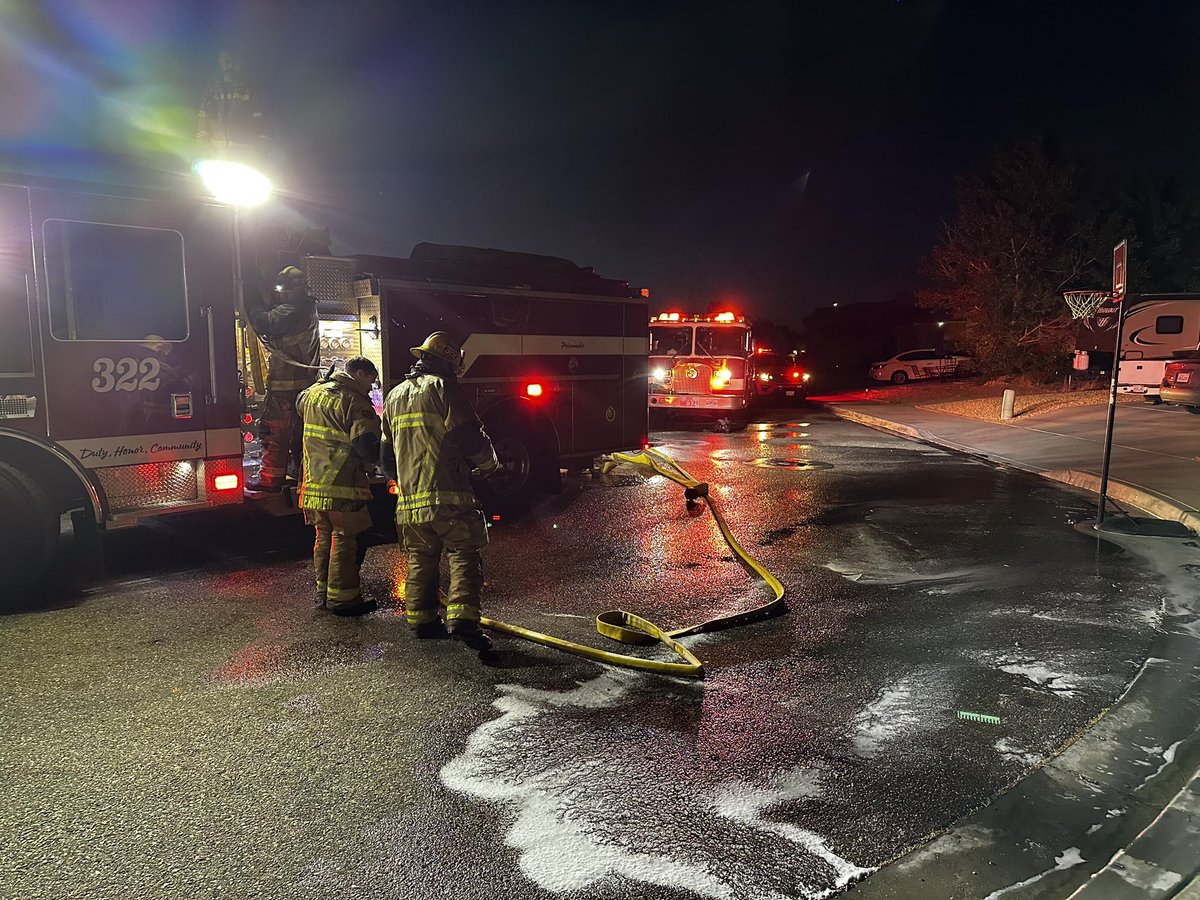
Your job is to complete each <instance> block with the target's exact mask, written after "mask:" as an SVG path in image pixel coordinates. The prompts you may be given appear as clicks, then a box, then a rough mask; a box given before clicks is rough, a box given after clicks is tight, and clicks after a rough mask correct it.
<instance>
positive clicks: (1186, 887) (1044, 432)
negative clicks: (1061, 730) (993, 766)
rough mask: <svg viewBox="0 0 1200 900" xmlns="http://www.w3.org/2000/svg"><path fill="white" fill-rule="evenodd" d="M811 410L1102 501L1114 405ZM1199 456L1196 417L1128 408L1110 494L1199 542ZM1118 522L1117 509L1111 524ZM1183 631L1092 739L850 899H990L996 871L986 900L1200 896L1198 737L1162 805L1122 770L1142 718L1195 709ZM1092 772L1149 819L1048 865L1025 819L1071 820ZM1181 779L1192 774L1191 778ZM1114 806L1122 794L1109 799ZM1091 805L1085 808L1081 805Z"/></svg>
mask: <svg viewBox="0 0 1200 900" xmlns="http://www.w3.org/2000/svg"><path fill="white" fill-rule="evenodd" d="M812 402H813V403H814V404H816V405H818V406H820V407H822V408H824V409H825V410H827V411H828V412H830V413H832V414H834V415H836V416H839V417H841V418H843V419H848V420H850V421H854V422H860V423H862V424H863V425H867V426H870V427H872V428H878V429H881V430H884V431H889V432H892V433H894V434H899V435H902V436H905V437H909V438H913V439H915V440H921V441H925V442H928V443H931V444H935V445H938V446H942V447H946V448H948V449H952V450H956V451H959V452H962V453H969V454H972V455H974V456H978V457H982V458H985V459H988V460H991V461H993V462H996V463H999V464H1003V465H1008V466H1013V467H1015V468H1019V469H1023V470H1026V471H1029V472H1035V473H1037V474H1039V475H1042V476H1043V477H1046V478H1051V479H1053V480H1055V481H1060V482H1064V483H1066V484H1071V485H1074V486H1076V487H1079V488H1083V489H1086V490H1089V491H1092V492H1093V493H1094V495H1095V496H1096V497H1097V500H1098V493H1099V485H1100V472H1101V468H1102V465H1103V455H1104V436H1105V427H1106V419H1107V416H1108V408H1107V406H1104V405H1100V406H1076V407H1071V408H1068V409H1061V410H1057V411H1054V412H1049V413H1045V414H1042V415H1038V416H1030V417H1028V418H1027V419H1024V420H1022V419H1014V420H1012V423H1011V424H994V423H991V422H983V421H979V420H976V419H970V418H965V417H962V416H957V415H951V414H948V413H942V412H937V411H934V410H927V409H919V408H916V407H914V406H907V405H903V404H899V403H888V402H884V401H872V400H865V401H864V400H845V399H843V398H835V397H828V398H824V399H823V400H822V399H818V398H812ZM1198 454H1200V416H1192V415H1188V414H1187V413H1186V412H1185V411H1183V410H1179V409H1168V408H1162V407H1153V406H1149V405H1145V406H1141V405H1138V404H1119V405H1118V407H1117V410H1116V418H1115V423H1114V427H1113V443H1112V454H1111V460H1110V466H1109V482H1108V495H1109V497H1111V498H1112V499H1113V500H1115V501H1116V502H1117V503H1118V504H1120V505H1121V506H1122V507H1123V508H1125V509H1129V508H1130V507H1133V508H1135V509H1136V510H1139V511H1142V512H1145V513H1148V514H1149V515H1151V516H1154V517H1156V518H1160V519H1167V520H1170V521H1176V522H1180V523H1182V524H1183V525H1184V526H1186V527H1187V528H1188V529H1190V530H1191V531H1192V533H1193V534H1200V455H1198ZM1115 513H1116V511H1115V510H1111V511H1110V515H1111V514H1115ZM1114 517H1115V516H1114ZM1107 521H1108V519H1107V518H1106V525H1107ZM1137 540H1139V541H1154V540H1155V539H1154V538H1138V539H1137ZM1169 543H1170V544H1174V545H1180V546H1177V547H1175V548H1174V550H1173V551H1164V552H1167V553H1171V552H1173V553H1174V554H1175V555H1177V556H1179V558H1178V559H1177V560H1176V564H1182V566H1183V567H1185V568H1191V567H1192V566H1195V563H1193V562H1192V559H1193V558H1195V550H1194V549H1192V548H1193V547H1194V544H1193V543H1192V542H1191V541H1187V540H1184V541H1180V540H1179V539H1176V540H1175V541H1172V542H1169ZM1196 568H1197V569H1200V566H1197V567H1196ZM1198 621H1200V620H1198ZM1188 630H1189V629H1188V628H1187V627H1184V628H1183V629H1181V630H1180V631H1176V630H1175V629H1168V630H1167V632H1166V633H1165V634H1164V637H1163V639H1162V640H1161V641H1160V642H1159V644H1158V645H1157V647H1156V653H1155V658H1154V659H1149V660H1147V661H1146V665H1145V669H1144V671H1143V673H1142V675H1140V676H1139V678H1138V679H1135V683H1134V684H1133V685H1131V686H1130V688H1129V689H1128V691H1127V693H1126V695H1125V696H1123V697H1122V699H1121V701H1120V702H1119V703H1118V704H1116V705H1115V706H1114V708H1113V709H1112V710H1110V711H1109V712H1108V714H1107V715H1106V716H1105V717H1104V718H1102V719H1101V720H1100V721H1098V722H1097V723H1096V724H1095V726H1094V728H1093V729H1092V731H1091V733H1090V734H1089V735H1087V736H1085V737H1082V738H1081V739H1080V740H1079V741H1078V742H1077V743H1076V744H1075V745H1074V746H1072V747H1071V748H1070V749H1068V750H1067V751H1065V752H1064V753H1063V754H1062V755H1061V756H1059V757H1057V758H1055V759H1052V760H1049V761H1048V762H1047V763H1046V765H1045V766H1043V767H1042V768H1041V769H1039V770H1037V771H1036V772H1035V773H1033V774H1032V775H1030V776H1029V777H1028V778H1027V779H1026V780H1025V781H1024V782H1023V783H1021V784H1020V785H1017V786H1015V787H1014V789H1013V790H1011V791H1009V792H1008V793H1006V794H1004V795H1002V796H1001V797H999V798H997V800H996V801H995V802H993V803H992V804H991V805H990V806H989V807H987V808H985V809H983V810H980V811H979V812H978V813H976V814H974V815H972V816H969V817H968V818H967V819H966V820H964V821H963V822H960V823H958V825H956V826H955V827H954V828H952V829H950V830H949V831H948V832H947V833H946V834H944V835H942V836H941V837H939V838H937V839H936V840H934V841H933V842H932V843H931V844H929V845H927V846H925V847H923V848H918V849H916V850H914V851H913V852H912V853H911V854H909V855H908V856H907V857H904V858H902V859H900V860H897V861H895V862H894V863H892V864H891V865H889V866H887V867H885V868H884V869H882V870H881V871H880V872H878V873H877V874H876V875H875V876H873V877H872V878H870V879H868V880H867V881H866V882H863V883H862V884H860V885H857V886H855V888H853V889H852V891H851V894H852V895H854V896H859V897H862V898H863V900H893V898H903V897H909V896H916V895H917V894H915V893H914V891H917V892H919V893H920V894H921V895H924V896H929V897H979V896H983V894H982V893H981V892H979V891H978V890H977V888H976V882H977V878H976V876H977V875H982V874H983V873H984V872H986V871H988V869H989V867H994V868H991V872H992V873H993V874H997V873H998V870H999V869H1007V870H1009V871H1010V872H1012V873H1013V874H1011V875H1010V876H1009V877H1010V878H1011V879H1012V880H1011V881H1010V882H1009V883H1008V884H1007V886H1005V887H1002V888H999V889H996V890H994V891H993V892H992V893H990V894H988V895H987V896H988V900H993V898H999V897H1001V896H1003V897H1004V898H1006V900H1009V898H1011V900H1018V898H1038V900H1042V898H1069V900H1167V898H1175V900H1200V875H1198V874H1197V871H1198V869H1200V863H1198V859H1200V856H1198V851H1197V834H1198V831H1197V825H1196V822H1197V819H1198V818H1200V770H1197V769H1196V764H1197V762H1198V760H1200V754H1198V753H1197V751H1196V749H1195V741H1194V740H1184V741H1180V742H1179V743H1177V744H1173V745H1172V747H1171V750H1170V754H1171V756H1172V758H1173V759H1175V761H1176V763H1178V764H1179V765H1180V766H1181V767H1182V771H1183V772H1184V773H1185V774H1184V779H1183V780H1184V784H1183V786H1182V787H1181V788H1179V789H1178V792H1177V793H1174V794H1173V795H1170V794H1169V795H1167V796H1161V795H1158V794H1157V793H1156V792H1154V791H1150V790H1149V788H1148V787H1147V790H1146V793H1145V794H1143V792H1142V789H1141V788H1139V787H1133V788H1131V787H1130V785H1131V784H1133V779H1134V778H1135V777H1136V776H1130V775H1128V774H1126V775H1124V776H1121V775H1118V774H1116V773H1117V772H1118V771H1119V770H1120V769H1121V768H1122V755H1123V754H1122V752H1121V749H1120V748H1121V747H1122V746H1123V745H1128V744H1130V743H1134V744H1136V743H1138V742H1139V741H1141V742H1145V743H1153V740H1154V739H1153V738H1149V737H1148V736H1147V735H1146V733H1145V731H1146V728H1147V722H1148V721H1149V722H1153V721H1155V720H1156V719H1157V718H1158V714H1157V713H1156V711H1161V710H1164V709H1167V708H1174V711H1175V713H1176V714H1178V715H1182V714H1184V713H1183V709H1182V707H1183V706H1184V705H1186V704H1183V703H1180V702H1179V700H1180V698H1179V697H1178V695H1175V703H1171V702H1169V701H1170V698H1171V697H1172V696H1173V691H1177V690H1183V691H1185V692H1187V693H1189V694H1190V693H1191V692H1192V691H1193V689H1192V688H1189V687H1186V685H1189V684H1193V683H1195V681H1196V672H1197V667H1198V665H1200V663H1198V660H1197V655H1196V654H1197V651H1196V636H1197V635H1196V634H1195V633H1192V634H1187V633H1186V632H1187V631H1188ZM1151 664H1154V665H1153V666H1152V665H1151ZM1156 670H1157V671H1156ZM1181 686H1183V687H1182V688H1181ZM1195 736H1196V735H1195V734H1193V735H1192V737H1193V738H1194V737H1195ZM1189 745H1191V746H1189ZM1097 760H1103V767H1102V771H1101V770H1096V769H1092V768H1091V767H1092V766H1095V765H1096V763H1097ZM1125 762H1127V761H1125ZM1124 768H1125V769H1127V770H1128V769H1129V768H1131V767H1130V766H1128V765H1125V766H1124ZM1164 768H1165V767H1164ZM1089 769H1091V775H1092V776H1093V777H1092V778H1088V779H1085V780H1086V781H1088V782H1089V783H1090V788H1089V789H1090V790H1093V791H1094V792H1095V795H1096V796H1095V797H1094V801H1095V802H1097V803H1101V804H1102V805H1108V806H1115V807H1117V808H1118V809H1116V810H1114V812H1117V811H1119V812H1121V813H1122V814H1124V813H1126V812H1127V811H1132V809H1134V808H1135V807H1140V808H1141V810H1142V811H1143V818H1144V819H1147V820H1148V824H1146V825H1145V827H1144V828H1142V830H1141V831H1139V832H1136V833H1133V834H1129V833H1122V832H1121V831H1120V830H1119V829H1113V833H1112V835H1111V841H1110V842H1106V841H1105V840H1104V839H1103V837H1104V836H1103V834H1096V835H1095V838H1097V840H1096V841H1095V842H1094V843H1092V844H1091V845H1089V844H1087V843H1085V842H1083V841H1080V842H1079V845H1078V846H1071V847H1067V848H1063V851H1062V853H1061V855H1058V856H1054V855H1053V852H1051V853H1050V855H1051V856H1052V861H1050V862H1048V863H1047V862H1046V861H1045V860H1044V857H1045V856H1046V855H1047V853H1046V851H1047V846H1053V845H1052V843H1050V842H1051V841H1052V840H1053V837H1047V838H1046V844H1045V845H1044V846H1041V847H1040V848H1039V847H1038V845H1039V843H1040V842H1039V841H1038V840H1035V839H1032V838H1031V836H1030V835H1031V832H1030V830H1029V825H1028V823H1029V822H1030V821H1038V820H1039V819H1041V820H1043V821H1044V820H1053V819H1055V818H1059V819H1061V820H1062V821H1069V820H1070V819H1071V817H1072V816H1073V815H1074V814H1075V810H1072V809H1071V808H1070V805H1069V804H1064V805H1062V806H1061V807H1058V808H1056V807H1055V806H1054V805H1053V804H1054V801H1053V800H1050V801H1047V798H1049V797H1054V796H1056V795H1058V794H1060V793H1061V792H1062V790H1063V785H1064V784H1072V783H1074V782H1075V780H1076V779H1082V778H1083V776H1082V775H1081V774H1080V772H1081V771H1083V772H1084V773H1087V772H1088V770H1089ZM1162 771H1163V770H1160V774H1161V772H1162ZM1186 773H1192V774H1191V775H1190V778H1189V777H1188V775H1187V774H1186ZM1142 785H1143V786H1147V785H1149V781H1143V782H1142ZM1164 786H1165V785H1164ZM1101 797H1103V798H1104V800H1105V801H1107V804H1104V803H1103V801H1102V800H1101ZM1114 797H1115V798H1119V799H1111V798H1114ZM1156 801H1157V802H1156ZM1039 804H1046V805H1044V806H1041V807H1040V813H1041V814H1040V815H1039V814H1038V813H1035V812H1034V809H1035V807H1038V806H1039ZM1087 808H1088V807H1087V806H1086V805H1080V806H1078V807H1076V810H1078V809H1084V810H1086V809H1087ZM1155 813H1157V814H1155ZM1084 816H1085V817H1086V812H1084ZM1102 821H1107V820H1102ZM1072 827H1075V828H1076V831H1078V830H1079V829H1081V828H1082V827H1083V826H1082V825H1078V826H1076V825H1074V824H1072V825H1066V826H1064V831H1065V832H1069V831H1070V830H1071V828H1072ZM1108 827H1109V826H1106V827H1105V830H1106V831H1107V830H1108ZM1100 829H1101V825H1099V824H1097V825H1093V826H1091V827H1090V828H1088V830H1087V835H1088V836H1092V835H1093V833H1094V832H1096V831H1098V830H1100ZM1033 833H1034V834H1036V833H1037V832H1036V829H1035V830H1034V832H1033ZM1059 833H1063V832H1062V831H1060V832H1058V833H1055V832H1054V831H1053V829H1050V834H1052V835H1055V836H1057V834H1059ZM1081 848H1082V850H1083V854H1082V855H1081ZM1039 849H1040V852H1039ZM1039 857H1041V858H1043V862H1042V863H1040V864H1039V863H1037V862H1036V861H1035V860H1037V859H1038V858H1039ZM1088 863H1090V865H1086V864H1088ZM1039 865H1041V868H1039ZM1084 865H1086V869H1085V871H1088V872H1089V874H1088V875H1087V877H1086V879H1084V880H1083V881H1082V883H1080V881H1079V879H1078V878H1076V877H1073V875H1072V873H1071V871H1070V870H1071V869H1073V868H1074V867H1075V866H1084Z"/></svg>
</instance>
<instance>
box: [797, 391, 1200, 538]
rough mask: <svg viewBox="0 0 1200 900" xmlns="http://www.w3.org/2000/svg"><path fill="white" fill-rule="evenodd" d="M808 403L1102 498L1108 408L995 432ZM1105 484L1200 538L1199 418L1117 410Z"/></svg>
mask: <svg viewBox="0 0 1200 900" xmlns="http://www.w3.org/2000/svg"><path fill="white" fill-rule="evenodd" d="M813 402H814V403H817V404H819V405H820V406H822V407H823V408H825V409H826V410H828V411H829V412H831V413H833V414H834V415H836V416H840V417H841V418H843V419H849V420H851V421H854V422H860V423H862V424H863V425H869V426H871V427H872V428H879V429H882V430H884V431H890V432H893V433H895V434H900V435H903V436H905V437H910V438H914V439H916V440H921V441H927V442H928V443H931V444H937V445H939V446H942V447H947V448H949V449H952V450H957V451H960V452H962V453H969V454H972V455H974V456H980V457H983V458H985V459H989V460H992V461H993V462H997V463H1002V464H1004V465H1009V466H1013V467H1014V468H1018V469H1024V470H1026V471H1029V472H1036V473H1037V474H1039V475H1042V476H1044V477H1046V478H1051V479H1053V480H1055V481H1061V482H1065V483H1066V484H1071V485H1074V486H1076V487H1079V488H1083V489H1085V490H1089V491H1092V492H1093V493H1095V494H1096V495H1097V499H1098V497H1099V489H1100V473H1101V468H1102V465H1103V459H1104V431H1105V424H1106V419H1107V416H1108V407H1107V406H1077V407H1071V408H1069V409H1062V410H1057V411H1055V412H1049V413H1044V414H1042V415H1038V416H1030V417H1028V418H1016V419H1013V420H1012V421H1011V424H1007V425H996V424H993V423H990V422H981V421H978V420H976V419H968V418H965V417H963V416H956V415H951V414H948V413H941V412H936V411H934V410H927V409H919V408H917V407H914V406H906V405H902V404H897V403H886V402H884V401H872V400H868V401H852V402H843V401H841V400H838V399H835V398H828V399H826V400H820V399H817V398H813ZM1108 477H1109V481H1108V496H1109V497H1110V498H1111V499H1113V500H1115V501H1116V502H1117V503H1118V504H1120V505H1121V506H1122V507H1131V506H1132V507H1134V508H1136V509H1138V510H1140V511H1142V512H1145V513H1147V514H1149V515H1151V516H1154V517H1156V518H1159V519H1167V520H1170V521H1176V522H1181V523H1182V524H1183V525H1185V526H1186V527H1187V528H1188V529H1190V530H1191V531H1192V532H1193V533H1196V534H1200V416H1192V415H1188V414H1187V413H1186V412H1185V411H1184V410H1181V409H1178V408H1165V407H1156V406H1150V405H1149V404H1146V405H1138V404H1125V403H1123V404H1120V405H1118V407H1117V413H1116V420H1115V424H1114V427H1113V445H1112V455H1111V460H1110V464H1109V476H1108ZM1113 512H1115V510H1111V509H1110V510H1109V514H1112V513H1113Z"/></svg>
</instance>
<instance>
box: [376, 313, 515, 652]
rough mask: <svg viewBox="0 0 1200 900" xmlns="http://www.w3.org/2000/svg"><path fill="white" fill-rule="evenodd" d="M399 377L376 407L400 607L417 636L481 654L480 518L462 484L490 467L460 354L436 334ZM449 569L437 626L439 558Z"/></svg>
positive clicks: (485, 646) (483, 539)
mask: <svg viewBox="0 0 1200 900" xmlns="http://www.w3.org/2000/svg"><path fill="white" fill-rule="evenodd" d="M411 352H412V354H413V356H415V357H416V358H417V362H416V364H415V365H414V366H413V367H412V370H411V371H409V373H408V374H407V375H406V376H405V378H404V380H403V381H401V382H400V383H399V384H398V385H396V386H395V387H394V388H392V390H391V391H390V392H389V393H388V395H387V399H386V400H385V401H384V410H383V465H384V469H385V470H386V471H387V473H388V475H389V476H391V477H392V478H393V479H394V480H395V482H396V525H397V531H398V532H399V536H400V545H401V546H402V547H403V548H404V550H405V551H407V553H408V577H407V580H406V582H405V593H404V597H405V600H404V605H405V610H406V614H407V615H406V617H407V620H408V625H409V627H410V628H412V629H413V630H414V631H415V632H416V635H417V637H418V638H437V637H442V636H444V635H446V634H447V633H448V634H450V635H451V636H452V637H456V638H459V639H460V640H462V641H463V642H464V643H466V644H467V646H469V647H471V648H472V649H473V650H478V651H481V652H482V651H485V650H489V649H491V646H492V642H491V640H490V639H489V638H488V636H487V635H486V634H484V632H483V630H482V629H481V628H480V626H479V616H480V613H479V600H480V594H481V593H482V592H483V557H482V554H481V553H480V551H481V550H482V549H483V547H484V546H486V544H487V529H486V527H485V524H484V518H483V511H482V509H481V508H480V505H479V501H478V499H477V498H476V497H475V491H474V490H473V489H472V487H471V482H470V477H469V476H470V473H471V469H472V467H474V469H475V470H476V473H477V474H478V475H479V476H480V477H484V478H487V477H490V476H492V475H494V474H496V473H497V472H498V471H499V469H500V464H499V462H498V461H497V459H496V451H495V449H494V448H493V447H492V441H491V439H490V438H489V437H488V436H487V432H485V431H484V430H483V423H481V422H480V421H479V417H478V416H477V415H476V414H475V410H474V409H473V408H472V406H471V402H470V400H468V399H467V395H466V393H465V392H464V391H463V389H462V387H461V386H460V385H459V383H458V378H457V375H458V373H459V372H460V371H461V369H462V361H463V352H462V349H461V348H460V347H459V346H458V345H457V344H456V343H455V342H454V341H452V340H451V339H450V336H449V335H447V334H446V333H445V332H442V331H436V332H434V333H433V334H431V335H429V337H427V338H426V339H425V342H424V343H423V344H421V346H420V347H413V348H412V350H411ZM443 550H445V551H446V555H447V557H448V560H449V566H450V591H449V594H448V597H447V600H446V620H445V622H444V623H443V622H442V621H441V619H440V618H439V617H438V603H437V589H438V569H439V564H440V561H441V556H442V551H443Z"/></svg>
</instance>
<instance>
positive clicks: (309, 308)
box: [246, 266, 321, 492]
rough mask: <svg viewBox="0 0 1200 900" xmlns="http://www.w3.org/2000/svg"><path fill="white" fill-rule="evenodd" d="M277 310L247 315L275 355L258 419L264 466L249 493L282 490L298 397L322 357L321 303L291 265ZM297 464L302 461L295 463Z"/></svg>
mask: <svg viewBox="0 0 1200 900" xmlns="http://www.w3.org/2000/svg"><path fill="white" fill-rule="evenodd" d="M275 296H276V297H277V298H278V299H277V302H276V303H275V305H274V306H271V307H269V308H268V307H265V306H258V307H254V308H251V309H250V310H248V311H247V314H246V317H247V318H248V319H249V321H250V326H251V327H252V328H253V329H254V331H255V332H256V333H257V334H258V337H259V339H260V340H261V341H262V343H263V346H264V347H266V348H267V350H268V351H269V352H270V354H271V361H270V362H269V363H268V365H267V384H266V388H267V396H266V399H265V400H264V402H263V408H262V414H261V415H260V416H259V437H260V438H261V440H262V448H263V450H262V468H261V469H260V470H259V475H258V479H257V481H252V482H250V483H248V484H247V485H246V488H247V490H251V491H268V492H275V491H279V490H282V488H283V482H284V480H285V479H286V478H287V473H288V454H289V453H290V451H291V448H292V437H293V432H294V430H295V427H296V395H297V394H298V393H299V392H300V391H302V390H304V388H306V387H308V386H309V385H310V384H312V383H313V381H315V380H316V377H317V372H318V365H317V364H318V363H319V362H320V359H321V345H320V338H319V336H318V334H317V301H316V300H314V299H313V298H312V297H310V296H309V294H308V279H307V278H305V276H304V273H303V272H301V271H300V270H299V269H297V268H296V267H295V266H288V267H287V268H286V269H284V270H283V271H282V272H280V273H279V276H278V277H277V279H276V283H275ZM297 462H299V460H297Z"/></svg>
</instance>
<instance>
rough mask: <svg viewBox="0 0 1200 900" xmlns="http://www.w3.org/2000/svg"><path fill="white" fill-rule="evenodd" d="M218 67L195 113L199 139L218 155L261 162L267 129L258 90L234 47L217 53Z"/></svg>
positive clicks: (243, 160)
mask: <svg viewBox="0 0 1200 900" xmlns="http://www.w3.org/2000/svg"><path fill="white" fill-rule="evenodd" d="M217 67H218V68H219V69H220V74H219V77H218V78H217V79H216V80H215V81H213V82H212V83H210V84H209V85H208V89H207V90H206V91H205V92H204V99H203V100H202V101H201V103H200V110H199V112H198V113H197V114H196V140H197V141H198V142H199V143H201V144H203V145H206V146H207V147H208V148H210V149H211V150H212V151H213V152H214V153H215V154H216V155H217V156H220V157H223V158H226V159H237V160H239V161H241V162H251V163H253V162H259V161H260V157H261V155H262V153H263V151H264V150H265V148H266V144H267V132H266V120H265V119H264V117H263V111H262V106H261V104H260V103H259V98H258V92H257V91H256V90H255V88H254V85H252V84H251V83H250V82H249V81H247V80H246V78H245V76H244V75H243V74H242V67H241V61H240V60H239V59H238V57H237V54H236V53H234V52H233V51H231V50H222V51H221V52H220V53H219V54H217Z"/></svg>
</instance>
